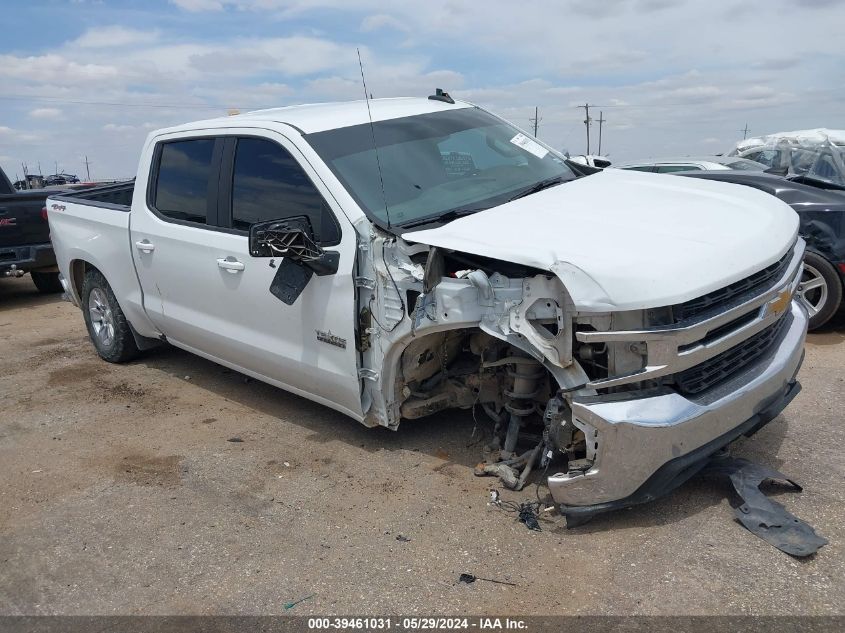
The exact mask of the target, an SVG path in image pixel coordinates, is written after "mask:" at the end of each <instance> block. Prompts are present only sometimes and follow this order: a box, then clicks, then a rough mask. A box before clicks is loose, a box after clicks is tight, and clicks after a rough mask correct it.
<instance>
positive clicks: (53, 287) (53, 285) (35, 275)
mask: <svg viewBox="0 0 845 633" xmlns="http://www.w3.org/2000/svg"><path fill="white" fill-rule="evenodd" d="M29 276H30V277H32V283H34V284H35V287H36V288H38V292H40V293H42V294H54V293H56V292H62V291H63V290H64V288H62V282H60V281H59V273H40V272H38V271H35V270H33V271H32V272H31V273H29Z"/></svg>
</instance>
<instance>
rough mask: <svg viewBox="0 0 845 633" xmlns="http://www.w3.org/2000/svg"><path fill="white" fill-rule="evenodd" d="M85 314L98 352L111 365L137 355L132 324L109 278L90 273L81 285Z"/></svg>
mask: <svg viewBox="0 0 845 633" xmlns="http://www.w3.org/2000/svg"><path fill="white" fill-rule="evenodd" d="M82 314H83V316H84V318H85V326H86V327H87V328H88V336H89V337H91V342H92V343H93V344H94V348H95V349H96V350H97V353H98V354H99V355H100V357H101V358H102V359H104V360H107V361H109V362H110V363H123V362H126V361H128V360H132V359H133V358H135V357H136V356H137V355H138V346H137V345H136V344H135V338H134V337H133V336H132V330H131V329H130V328H129V322H128V321H127V320H126V316H125V315H124V314H123V310H121V309H120V305H118V303H117V299H116V298H115V296H114V293H113V292H112V289H111V286H109V284H108V282H107V281H106V278H105V277H103V274H102V273H101V272H100V271H99V270H94V269H92V270H89V271H88V272H86V273H85V278H84V280H83V282H82Z"/></svg>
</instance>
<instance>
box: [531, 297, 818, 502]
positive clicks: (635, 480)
mask: <svg viewBox="0 0 845 633" xmlns="http://www.w3.org/2000/svg"><path fill="white" fill-rule="evenodd" d="M782 318H784V319H789V322H788V323H787V324H786V326H785V327H784V330H783V332H782V333H781V335H780V340H779V341H777V342H775V344H773V345H772V347H771V349H770V350H769V351H768V353H767V354H765V355H764V356H762V357H761V358H760V359H758V360H757V361H756V362H755V363H753V364H752V365H750V366H749V367H746V368H744V369H743V370H742V371H741V372H739V373H738V374H737V375H735V376H733V377H732V378H730V379H729V380H728V381H726V382H725V383H722V384H721V385H719V386H718V387H715V388H713V389H712V390H710V391H708V392H706V393H705V394H702V395H701V396H695V397H684V396H682V395H680V394H678V393H676V392H674V391H669V390H666V391H664V392H660V393H659V394H657V395H653V396H651V397H644V398H638V399H630V396H628V397H627V398H620V396H621V395H622V394H610V395H606V396H586V397H580V398H574V399H573V401H572V415H573V417H574V418H577V419H578V420H579V421H580V422H581V423H582V424H583V425H584V426H585V427H586V428H588V429H593V430H594V437H592V438H590V437H589V436H588V437H587V441H593V442H595V443H596V444H597V448H596V453H595V455H596V458H595V461H594V463H593V465H592V467H591V468H590V469H589V470H588V471H586V472H584V473H574V474H573V473H559V474H556V475H552V476H551V477H549V480H548V485H549V490H550V491H551V494H552V497H553V498H554V500H555V502H556V503H558V504H560V505H561V511H562V513H563V514H565V515H567V516H568V517H575V516H579V515H580V516H584V515H590V514H594V513H596V512H602V511H606V510H612V509H615V508H620V507H626V506H631V505H635V504H638V503H643V502H646V501H650V500H652V499H655V498H656V497H659V496H661V495H662V494H665V493H666V492H669V491H670V490H672V489H673V488H675V487H677V486H678V485H680V484H681V483H683V482H684V481H686V480H687V479H689V478H690V477H691V476H692V475H694V474H695V473H696V472H698V470H700V469H701V468H702V467H703V466H704V464H705V463H706V462H707V459H708V458H709V457H710V456H711V455H712V454H713V453H715V452H717V451H718V450H720V449H721V448H723V447H724V446H726V445H727V444H729V443H730V442H732V441H733V440H735V439H736V438H737V437H739V436H740V435H742V434H743V433H745V434H750V433H753V432H754V431H756V430H757V429H759V428H760V427H761V426H763V425H764V424H766V423H767V422H769V421H771V420H772V419H773V418H774V417H776V416H777V415H778V414H779V413H780V412H781V411H782V410H783V409H784V407H786V405H787V404H788V403H789V402H790V401H791V400H792V398H793V397H795V395H796V394H797V393H798V391H799V389H800V385H798V383H797V382H796V380H795V376H796V374H797V373H798V369H799V368H800V366H801V362H802V360H803V357H804V339H805V337H806V332H807V315H806V313H805V311H804V309H803V308H802V307H800V305H799V304H798V303H797V301H792V302H791V305H790V310H789V313H788V314H786V315H784V316H783V317H782Z"/></svg>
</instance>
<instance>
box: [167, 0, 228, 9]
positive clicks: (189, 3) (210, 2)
mask: <svg viewBox="0 0 845 633" xmlns="http://www.w3.org/2000/svg"><path fill="white" fill-rule="evenodd" d="M170 1H171V2H172V3H173V4H175V5H176V6H177V7H179V8H180V9H184V10H185V11H191V12H199V11H222V10H223V4H224V3H223V2H218V0H170ZM227 4H231V3H227Z"/></svg>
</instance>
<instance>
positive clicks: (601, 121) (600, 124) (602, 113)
mask: <svg viewBox="0 0 845 633" xmlns="http://www.w3.org/2000/svg"><path fill="white" fill-rule="evenodd" d="M605 121H607V119H605V118H604V112H602V111H601V110H599V156H601V126H602V124H603V123H604V122H605Z"/></svg>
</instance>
